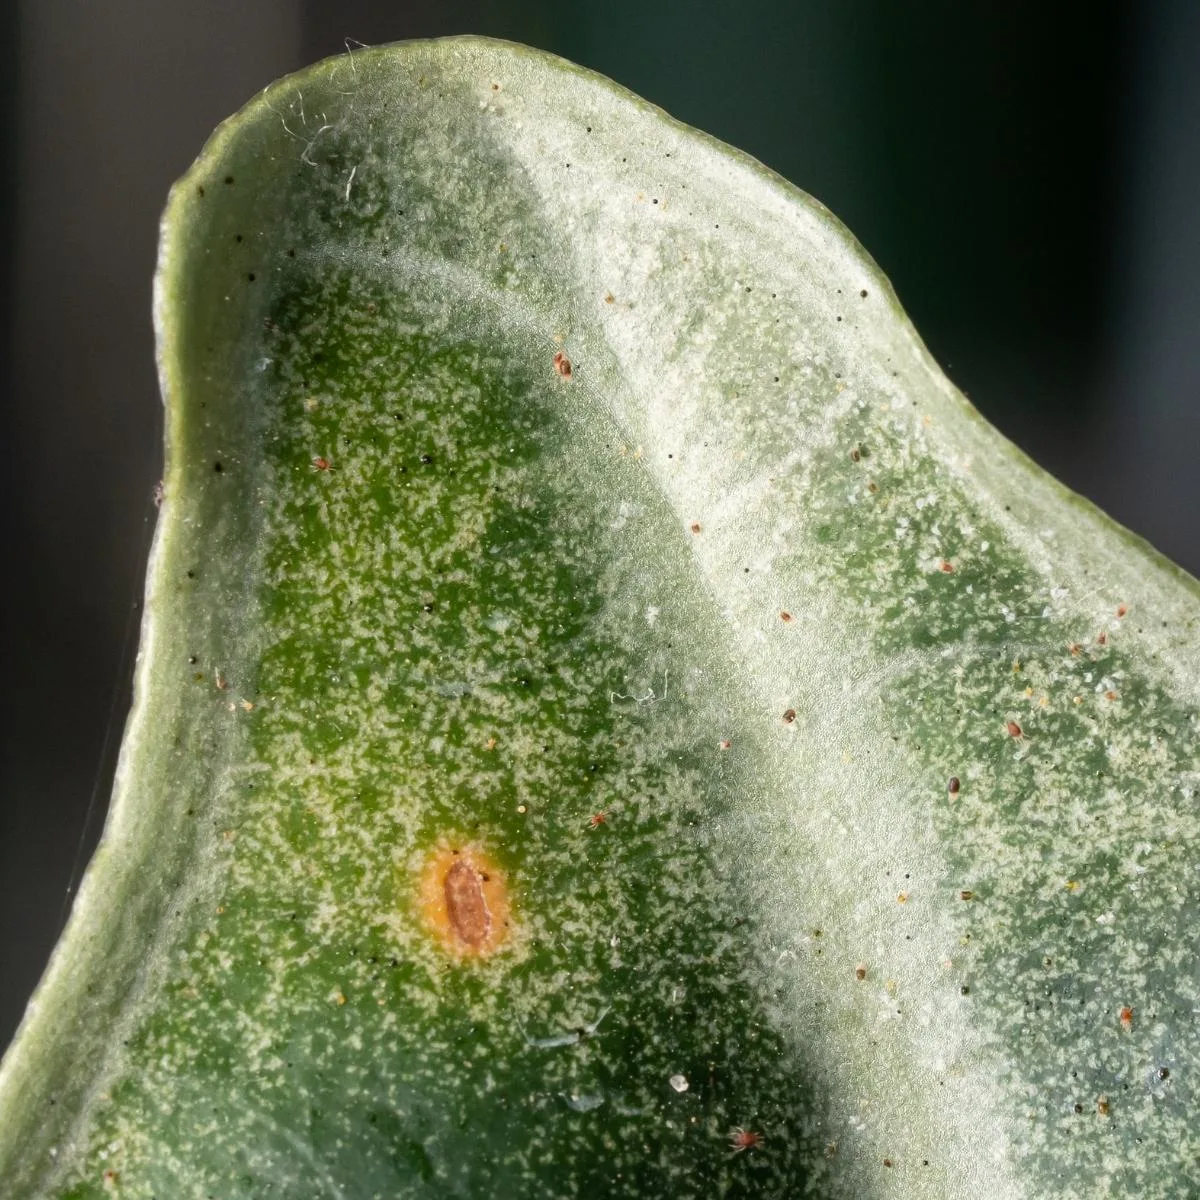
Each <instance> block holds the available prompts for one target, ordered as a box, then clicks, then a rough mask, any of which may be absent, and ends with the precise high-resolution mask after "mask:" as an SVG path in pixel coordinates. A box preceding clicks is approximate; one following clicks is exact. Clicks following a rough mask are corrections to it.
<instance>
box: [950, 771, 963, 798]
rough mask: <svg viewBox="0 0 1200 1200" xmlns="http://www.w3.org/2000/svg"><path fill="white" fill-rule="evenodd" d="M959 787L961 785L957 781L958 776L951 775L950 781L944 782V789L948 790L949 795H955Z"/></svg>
mask: <svg viewBox="0 0 1200 1200" xmlns="http://www.w3.org/2000/svg"><path fill="white" fill-rule="evenodd" d="M961 787H962V784H961V783H959V781H958V776H957V775H951V776H950V782H949V783H947V784H946V791H948V792H949V793H950V795H952V796H957V795H958V790H959V788H961Z"/></svg>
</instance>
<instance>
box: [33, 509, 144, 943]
mask: <svg viewBox="0 0 1200 1200" xmlns="http://www.w3.org/2000/svg"><path fill="white" fill-rule="evenodd" d="M159 487H161V485H156V486H155V488H154V490H153V492H152V493H151V494H150V495H149V496H148V497H147V501H146V509H145V511H144V512H143V514H142V527H143V530H142V539H141V550H140V553H139V554H138V556H137V558H136V559H135V562H134V567H133V572H132V574H133V578H132V580H131V581H130V584H129V600H128V602H127V604H126V617H125V632H124V635H123V636H122V638H121V651H120V656H119V657H118V659H117V664H116V670H115V671H114V673H113V683H112V692H111V695H110V697H109V702H108V719H107V721H106V723H105V726H104V740H103V741H102V742H101V744H100V753H99V755H98V756H97V762H96V770H95V772H94V773H93V776H92V787H91V793H90V795H89V796H88V803H87V809H86V811H85V812H84V815H83V827H82V828H81V830H80V833H79V840H78V842H77V843H76V846H75V857H74V859H73V861H72V863H71V873H70V875H69V876H68V877H67V886H66V891H65V892H64V893H63V900H62V905H61V907H60V908H59V911H58V923H57V928H56V930H55V935H56V937H57V936H58V935H59V934H61V933H62V931H63V928H64V926H65V925H66V922H67V915H68V913H69V911H70V908H71V902H72V899H73V897H74V895H75V889H76V887H77V886H78V884H79V880H80V878H81V876H82V875H83V867H84V851H85V849H86V848H87V845H88V842H89V840H90V837H91V832H92V828H93V824H94V821H95V817H96V813H97V810H98V809H99V808H100V805H99V803H98V801H99V799H100V794H101V791H102V790H106V789H108V788H111V786H112V779H113V774H114V771H115V769H116V761H115V760H116V755H115V753H114V742H115V741H119V738H118V737H114V735H115V734H119V732H120V731H121V730H123V729H124V727H125V714H124V712H123V711H122V704H121V701H122V700H123V699H125V698H127V697H128V694H129V690H130V687H131V686H132V678H131V676H132V668H133V656H134V649H135V643H136V636H137V630H138V625H139V621H138V618H139V616H140V615H141V612H142V592H143V588H144V586H145V583H144V580H145V571H146V563H147V561H148V555H149V553H150V541H151V538H152V537H153V536H154V527H155V524H156V521H157V517H158V504H159V502H160V496H159ZM104 807H105V812H107V805H105V806H104Z"/></svg>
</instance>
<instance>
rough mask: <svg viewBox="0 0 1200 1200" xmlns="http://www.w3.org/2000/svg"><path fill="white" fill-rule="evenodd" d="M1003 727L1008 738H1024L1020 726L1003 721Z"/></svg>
mask: <svg viewBox="0 0 1200 1200" xmlns="http://www.w3.org/2000/svg"><path fill="white" fill-rule="evenodd" d="M1004 727H1005V729H1007V730H1008V736H1009V737H1015V738H1019V737H1023V736H1024V733H1023V731H1022V729H1021V727H1020V725H1018V724H1017V723H1016V721H1005V722H1004Z"/></svg>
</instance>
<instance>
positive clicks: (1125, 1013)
mask: <svg viewBox="0 0 1200 1200" xmlns="http://www.w3.org/2000/svg"><path fill="white" fill-rule="evenodd" d="M1117 1016H1118V1018H1119V1019H1120V1022H1121V1028H1122V1029H1124V1030H1130V1029H1132V1028H1133V1009H1132V1008H1130V1007H1129V1006H1128V1005H1126V1006H1125V1007H1124V1008H1122V1009H1121V1011H1120V1012H1119V1013H1118V1014H1117Z"/></svg>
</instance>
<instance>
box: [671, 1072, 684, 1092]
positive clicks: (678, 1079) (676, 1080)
mask: <svg viewBox="0 0 1200 1200" xmlns="http://www.w3.org/2000/svg"><path fill="white" fill-rule="evenodd" d="M667 1082H668V1083H669V1084H670V1085H671V1086H672V1087H673V1088H674V1089H675V1090H676V1091H677V1092H686V1091H687V1090H688V1081H687V1076H686V1075H672V1076H671V1078H670V1079H668V1080H667Z"/></svg>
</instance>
